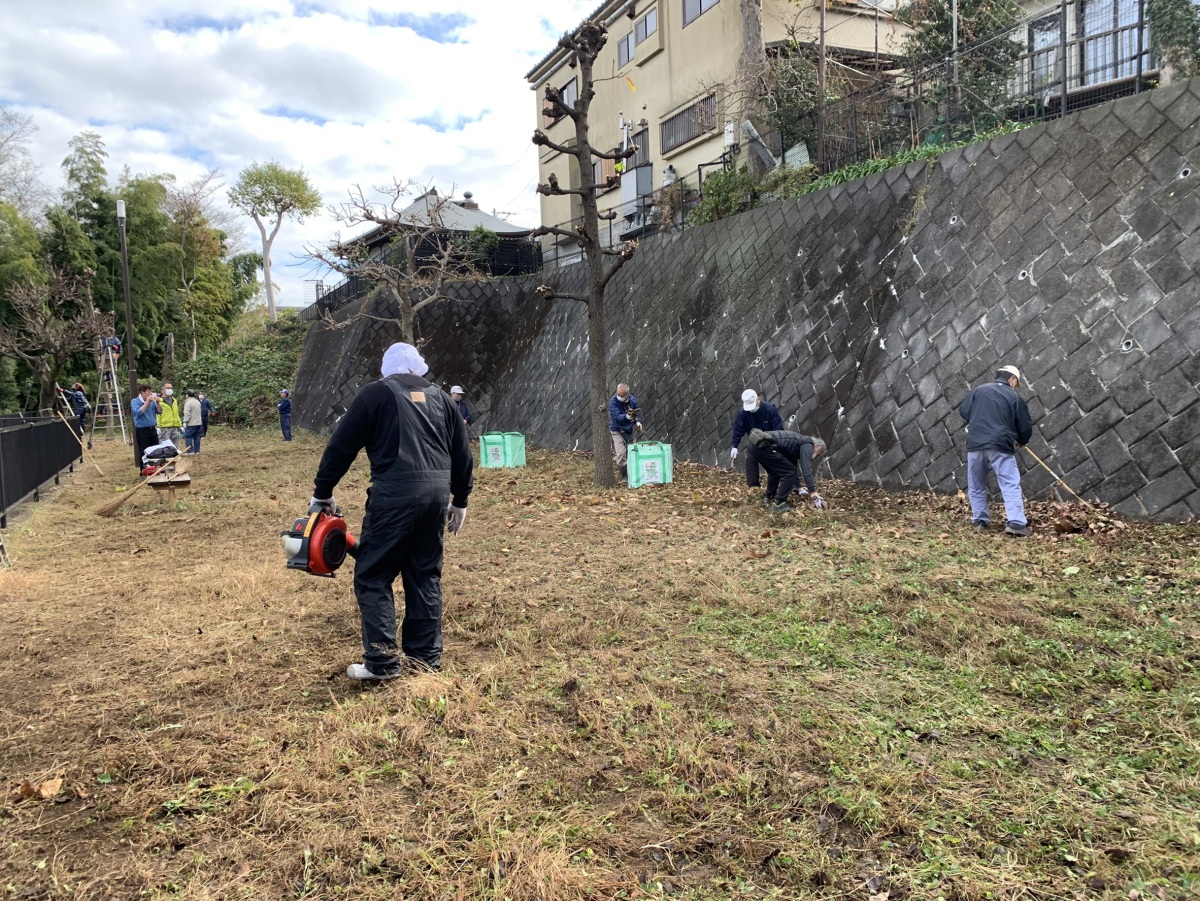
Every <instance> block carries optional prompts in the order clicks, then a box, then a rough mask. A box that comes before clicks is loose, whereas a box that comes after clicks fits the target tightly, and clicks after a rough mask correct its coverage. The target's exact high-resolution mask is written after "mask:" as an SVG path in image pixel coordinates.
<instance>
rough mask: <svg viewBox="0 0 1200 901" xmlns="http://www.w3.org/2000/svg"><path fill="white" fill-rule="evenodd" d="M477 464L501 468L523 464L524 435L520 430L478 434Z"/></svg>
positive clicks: (487, 467) (489, 467) (486, 467)
mask: <svg viewBox="0 0 1200 901" xmlns="http://www.w3.org/2000/svg"><path fill="white" fill-rule="evenodd" d="M479 465H480V466H482V467H483V468H484V469H502V468H505V467H513V466H524V465H525V436H524V435H522V434H521V433H520V432H484V433H483V434H482V435H480V436H479Z"/></svg>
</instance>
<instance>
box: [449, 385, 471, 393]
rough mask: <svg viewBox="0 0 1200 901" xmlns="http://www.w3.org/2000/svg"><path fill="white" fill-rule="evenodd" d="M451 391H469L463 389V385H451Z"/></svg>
mask: <svg viewBox="0 0 1200 901" xmlns="http://www.w3.org/2000/svg"><path fill="white" fill-rule="evenodd" d="M450 393H451V394H466V393H467V392H465V391H463V389H462V385H451V386H450Z"/></svg>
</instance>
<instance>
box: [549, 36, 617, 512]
mask: <svg viewBox="0 0 1200 901" xmlns="http://www.w3.org/2000/svg"><path fill="white" fill-rule="evenodd" d="M607 40H608V29H606V28H605V27H604V25H603V24H602V23H600V22H598V21H590V20H589V21H587V22H584V23H583V24H582V25H580V26H579V27H578V28H576V29H575V30H574V31H572V32H569V33H567V34H564V35H563V36H562V38H560V39H559V42H558V46H559V47H561V48H562V49H564V50H566V51H567V52H568V53H570V54H571V56H572V57H573V59H574V62H575V65H577V66H578V67H579V85H580V87H579V99H578V100H576V101H575V103H574V105H568V104H567V103H566V102H565V101H564V99H563V96H562V92H561V91H559V90H558V88H555V87H552V86H551V85H546V105H547V108H546V110H545V112H546V115H548V116H553V117H554V118H556V119H557V118H559V117H562V116H566V117H568V118H569V119H570V120H571V121H572V122H573V123H574V124H575V144H574V145H572V146H567V145H566V144H560V143H557V142H555V141H552V140H550V138H548V137H547V136H546V133H545V132H543V131H542V130H541V129H538V130H537V131H535V132H534V133H533V143H534V144H537V145H539V146H542V147H549V148H550V149H551V150H555V151H557V152H559V153H561V154H563V156H564V157H572V156H573V157H575V159H576V160H577V161H578V164H579V187H578V188H564V187H563V186H562V185H561V184H560V183H559V181H558V178H557V176H556V175H555V174H554V173H551V174H550V176H549V178H547V180H546V184H540V185H538V192H539V193H541V194H546V195H558V194H572V195H575V196H577V197H579V199H580V201H581V204H582V208H583V219H582V221H581V222H580V224H579V225H578V226H576V228H575V229H574V230H573V231H568V230H566V229H562V228H558V227H556V226H552V225H543V226H541V227H540V228H536V229H534V231H533V234H534V235H535V236H541V235H558V236H559V237H563V238H568V239H570V240H572V241H579V243H580V245H581V246H582V248H583V259H584V265H585V266H586V267H587V294H568V293H564V292H562V291H559V290H557V289H556V288H554V287H552V286H550V285H542V286H541V287H539V288H538V294H539V296H541V297H546V298H562V299H564V300H575V301H578V302H580V303H582V304H586V305H587V311H588V382H589V389H588V396H589V398H590V406H591V414H592V456H593V457H594V459H595V465H596V469H595V483H596V485H597V487H600V488H612V487H613V486H614V485H615V484H616V478H615V476H614V474H613V466H612V460H611V458H610V457H609V456H608V454H607V453H606V452H605V448H606V446H607V442H606V441H605V440H604V439H605V438H606V437H607V435H608V371H607V354H608V342H607V340H606V331H605V324H604V292H605V289H606V288H607V287H608V283H609V282H611V281H612V279H613V276H614V275H616V274H617V272H618V271H619V270H620V268H621V267H622V266H624V265H625V263H626V262H628V261H629V259H630V258H631V257H632V256H633V254H634V252H635V251H636V250H637V242H636V241H627V242H625V243H624V244H622V245H621V247H619V248H608V247H604V245H603V244H601V242H600V214H599V211H598V207H597V205H596V190H597V187H599V186H597V185H596V182H595V179H594V178H593V176H592V161H593V160H594V159H605V160H623V159H628V158H629V157H632V156H633V155H634V154H635V153H637V147H636V145H630V146H629V147H627V148H625V149H624V150H621V149H617V150H613V151H610V152H608V153H603V152H601V151H599V150H595V149H594V148H593V147H592V143H591V139H590V138H589V136H588V110H589V108H590V107H591V103H592V99H593V98H594V97H595V96H596V92H595V89H594V88H593V76H592V72H593V67H594V65H595V62H596V57H597V56H598V55H599V53H600V50H601V48H603V47H604V44H605V42H606V41H607ZM610 183H611V180H610ZM604 187H608V185H607V184H606V185H604ZM610 258H611V259H610Z"/></svg>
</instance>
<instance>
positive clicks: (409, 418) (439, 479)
mask: <svg viewBox="0 0 1200 901" xmlns="http://www.w3.org/2000/svg"><path fill="white" fill-rule="evenodd" d="M384 382H385V384H387V385H388V387H389V388H391V389H392V391H393V393H394V394H395V395H396V409H397V412H398V414H399V417H400V430H399V442H398V447H397V452H398V455H397V458H396V462H395V463H394V464H393V465H391V466H389V467H388V468H387V469H386V470H385V471H384V472H382V473H378V474H375V475H374V476H373V478H372V481H371V488H370V490H369V491H368V492H367V513H366V516H365V517H364V519H363V529H362V537H361V540H360V542H359V547H358V556H357V557H356V559H355V564H354V593H355V595H356V596H357V598H358V607H359V612H360V614H361V616H362V638H363V662H364V663H365V664H366V666H367V669H368V670H370V671H371V672H372V673H375V674H377V675H386V674H390V673H394V672H396V671H398V670H399V669H400V668H401V664H402V659H401V657H400V656H399V655H397V653H396V604H395V597H394V595H393V593H392V583H393V582H394V581H395V580H396V577H397V576H400V577H401V578H402V579H403V584H404V622H403V624H402V626H401V635H400V651H401V652H402V653H403V657H404V658H407V661H408V662H409V663H415V664H417V665H419V666H424V667H428V668H430V669H435V670H436V669H439V668H440V667H441V665H442V538H443V532H444V530H445V527H446V506H447V504H448V502H449V497H450V467H451V462H450V447H451V435H450V434H448V430H447V427H446V417H445V416H444V414H443V411H444V406H443V404H444V403H449V400H448V399H446V400H443V399H442V397H439V395H441V391H440V389H439V388H437V386H435V385H430V384H428V383H427V382H425V381H424V380H423V379H417V378H416V377H414V376H392V377H391V378H388V379H385V380H384ZM418 383H419V384H418ZM414 398H417V400H414Z"/></svg>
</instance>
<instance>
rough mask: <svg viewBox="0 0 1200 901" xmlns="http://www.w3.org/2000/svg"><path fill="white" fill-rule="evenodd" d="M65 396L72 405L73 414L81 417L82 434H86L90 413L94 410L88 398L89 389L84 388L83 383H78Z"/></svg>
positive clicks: (80, 428) (65, 392) (64, 393)
mask: <svg viewBox="0 0 1200 901" xmlns="http://www.w3.org/2000/svg"><path fill="white" fill-rule="evenodd" d="M63 396H64V397H65V398H66V399H67V403H68V404H70V405H71V412H72V413H74V414H75V415H76V416H78V417H79V430H80V432H86V431H87V421H88V411H89V410H91V409H92V404H91V402H90V401H89V400H88V398H87V389H86V388H84V387H83V383H82V382H76V383H75V384H74V385H72V386H71V390H70V391H64V392H63Z"/></svg>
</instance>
